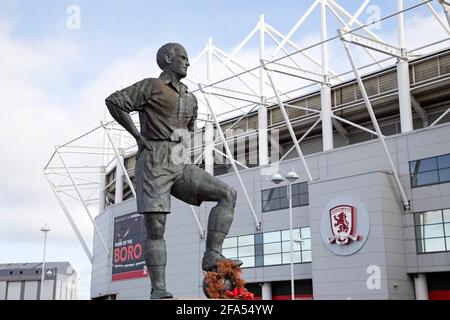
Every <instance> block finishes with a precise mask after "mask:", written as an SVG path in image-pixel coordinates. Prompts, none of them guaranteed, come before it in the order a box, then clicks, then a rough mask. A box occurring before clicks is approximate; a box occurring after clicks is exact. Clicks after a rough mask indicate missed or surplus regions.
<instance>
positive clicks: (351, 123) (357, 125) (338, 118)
mask: <svg viewBox="0 0 450 320" xmlns="http://www.w3.org/2000/svg"><path fill="white" fill-rule="evenodd" d="M332 117H333V119H336V120H339V121H341V122H343V123H346V124H348V125H351V126H352V127H355V128H357V129H359V130H362V131H366V132H368V133H370V134H373V135H375V136H378V133H376V132H375V131H373V130H370V129H367V128H365V127H363V126H360V125H359V124H356V123H354V122H351V121H349V120H347V119H344V118H341V117H339V116H337V115H335V114H333V115H332Z"/></svg>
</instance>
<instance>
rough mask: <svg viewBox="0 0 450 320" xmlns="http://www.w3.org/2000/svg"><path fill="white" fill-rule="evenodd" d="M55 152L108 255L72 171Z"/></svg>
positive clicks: (107, 250)
mask: <svg viewBox="0 0 450 320" xmlns="http://www.w3.org/2000/svg"><path fill="white" fill-rule="evenodd" d="M56 153H57V154H58V156H59V159H60V160H61V163H62V164H63V166H64V167H65V168H66V172H67V174H68V175H69V178H70V180H71V181H72V183H73V186H74V188H75V191H76V193H77V195H78V197H79V198H80V201H81V203H82V204H83V207H84V209H85V210H86V213H87V215H88V217H89V220H91V223H92V225H93V226H94V230H95V232H96V233H97V236H98V237H99V238H100V241H101V243H102V245H103V248H104V249H105V251H106V253H107V254H108V256H109V255H110V254H111V251H110V250H109V248H108V246H107V245H106V242H105V240H104V239H103V236H102V234H101V232H100V229H99V228H98V226H97V223H95V220H94V218H93V217H92V214H91V212H90V211H89V208H88V207H87V205H86V203H85V202H84V200H83V196H82V195H81V192H80V190H78V186H77V184H76V182H75V180H74V179H73V176H72V173H71V172H70V170H69V168H68V167H67V165H66V162H65V161H64V158H63V156H62V155H61V154H60V153H59V152H58V150H56Z"/></svg>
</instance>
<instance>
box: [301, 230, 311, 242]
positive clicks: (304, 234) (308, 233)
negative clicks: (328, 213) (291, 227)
mask: <svg viewBox="0 0 450 320" xmlns="http://www.w3.org/2000/svg"><path fill="white" fill-rule="evenodd" d="M301 238H302V239H309V238H311V228H310V227H307V228H302V229H301Z"/></svg>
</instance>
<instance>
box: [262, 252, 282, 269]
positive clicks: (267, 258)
mask: <svg viewBox="0 0 450 320" xmlns="http://www.w3.org/2000/svg"><path fill="white" fill-rule="evenodd" d="M275 264H281V254H280V253H278V254H265V255H264V265H265V266H270V265H275Z"/></svg>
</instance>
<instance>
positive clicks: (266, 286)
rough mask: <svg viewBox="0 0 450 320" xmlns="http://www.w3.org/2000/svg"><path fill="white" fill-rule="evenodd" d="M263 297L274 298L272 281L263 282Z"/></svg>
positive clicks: (263, 298) (266, 298)
mask: <svg viewBox="0 0 450 320" xmlns="http://www.w3.org/2000/svg"><path fill="white" fill-rule="evenodd" d="M261 299H262V300H272V283H271V282H264V283H263V284H261Z"/></svg>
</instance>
